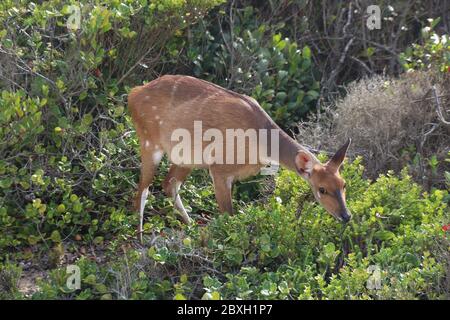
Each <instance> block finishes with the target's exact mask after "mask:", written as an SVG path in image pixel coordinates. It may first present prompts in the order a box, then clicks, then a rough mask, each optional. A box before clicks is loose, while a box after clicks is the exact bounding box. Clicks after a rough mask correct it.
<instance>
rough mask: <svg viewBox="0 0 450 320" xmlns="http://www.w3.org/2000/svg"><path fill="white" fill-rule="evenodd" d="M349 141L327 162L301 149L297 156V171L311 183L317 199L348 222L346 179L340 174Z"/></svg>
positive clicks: (333, 213) (349, 215)
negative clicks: (323, 162) (320, 160)
mask: <svg viewBox="0 0 450 320" xmlns="http://www.w3.org/2000/svg"><path fill="white" fill-rule="evenodd" d="M350 142H351V140H350V139H348V141H347V142H346V143H345V144H344V145H343V146H342V147H341V148H340V149H339V150H338V151H337V152H336V153H335V154H334V155H333V157H331V159H330V160H329V161H328V162H327V163H325V164H322V163H320V162H319V161H318V160H317V159H315V158H314V156H312V155H311V154H310V153H307V152H304V151H300V152H299V153H298V154H297V156H296V158H295V165H296V167H297V171H298V172H299V174H300V175H301V176H303V177H304V178H305V179H306V180H307V181H308V182H309V184H310V186H311V189H312V192H313V193H314V196H315V198H316V200H317V201H318V202H319V203H320V204H321V205H322V206H323V207H324V208H325V209H326V210H327V211H328V212H329V213H330V214H331V215H332V216H333V217H335V218H336V219H338V220H340V221H343V222H348V221H349V220H350V218H351V213H350V211H349V210H348V209H347V205H346V203H345V181H344V179H343V178H342V177H341V176H340V174H339V168H340V167H341V164H342V162H343V161H344V158H345V154H346V153H347V149H348V146H349V145H350Z"/></svg>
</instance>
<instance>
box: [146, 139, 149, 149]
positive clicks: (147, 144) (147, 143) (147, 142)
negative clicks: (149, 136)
mask: <svg viewBox="0 0 450 320" xmlns="http://www.w3.org/2000/svg"><path fill="white" fill-rule="evenodd" d="M145 147H146V148H148V147H150V141H148V140H145Z"/></svg>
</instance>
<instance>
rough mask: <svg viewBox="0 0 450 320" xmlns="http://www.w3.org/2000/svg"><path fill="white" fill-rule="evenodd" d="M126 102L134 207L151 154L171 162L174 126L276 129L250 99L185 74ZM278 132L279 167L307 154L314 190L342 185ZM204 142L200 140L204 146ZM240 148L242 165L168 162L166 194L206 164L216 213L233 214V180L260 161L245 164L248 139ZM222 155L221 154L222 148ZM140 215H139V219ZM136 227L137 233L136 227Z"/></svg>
mask: <svg viewBox="0 0 450 320" xmlns="http://www.w3.org/2000/svg"><path fill="white" fill-rule="evenodd" d="M128 104H129V108H130V112H131V116H132V119H133V122H134V125H135V127H136V132H137V134H138V137H139V140H140V145H141V160H142V166H141V179H140V182H139V186H138V192H137V195H136V200H135V208H136V210H138V211H141V212H142V210H143V208H142V206H143V204H142V202H143V200H142V199H143V192H144V191H145V190H146V189H147V188H148V186H149V185H150V184H151V183H152V180H153V176H154V174H155V170H156V166H157V164H158V163H155V157H154V156H155V154H159V152H160V151H161V152H163V153H165V154H167V155H168V156H169V160H170V154H171V151H172V148H173V147H174V146H175V145H176V144H177V143H178V142H176V141H171V134H172V132H173V131H174V130H175V129H179V128H184V129H187V130H189V131H190V132H191V134H192V132H193V129H194V121H198V120H201V121H202V126H203V132H204V131H205V130H207V129H209V128H216V129H218V130H220V131H221V132H222V133H223V136H225V130H226V129H243V130H247V129H250V128H252V129H267V130H270V129H279V127H278V126H277V125H276V124H275V123H274V122H273V120H272V119H271V118H270V117H269V116H268V115H267V113H266V112H265V111H264V110H263V109H262V108H261V107H260V106H259V104H258V103H257V102H256V101H255V100H254V99H253V98H250V97H248V96H245V95H240V94H238V93H235V92H232V91H229V90H226V89H224V88H221V87H219V86H217V85H215V84H212V83H209V82H206V81H203V80H200V79H196V78H193V77H189V76H180V75H166V76H163V77H160V78H158V79H156V80H153V81H151V82H150V83H148V84H146V85H144V86H138V87H135V88H133V89H132V90H131V92H130V94H129V96H128ZM279 130H280V150H279V155H280V159H279V160H280V164H281V165H283V166H285V167H287V168H288V169H291V170H294V171H299V170H302V169H301V168H299V167H298V164H296V158H297V156H298V155H299V152H301V154H302V155H304V157H306V158H304V160H306V161H311V163H313V164H314V165H315V167H314V168H315V170H316V167H317V174H315V173H310V174H309V175H310V177H309V176H308V177H306V176H305V177H306V178H307V179H308V180H309V181H310V183H311V185H312V186H313V190H314V188H315V187H317V188H318V187H319V185H321V184H324V182H323V181H324V179H325V180H326V181H327V182H326V183H325V184H326V185H327V187H328V188H330V190H332V189H333V190H334V189H336V188H338V187H339V186H341V185H342V184H343V182H342V181H343V180H342V179H341V178H340V177H339V173H336V172H335V173H334V174H333V175H330V174H328V175H327V174H324V173H323V172H322V168H325V166H323V165H321V164H320V162H319V161H318V160H317V159H316V158H315V157H314V156H313V155H312V154H311V153H310V152H308V151H307V150H306V149H305V148H303V147H302V146H301V145H299V144H298V143H297V142H296V141H294V140H293V139H292V138H290V137H289V136H288V135H287V134H286V133H284V132H283V131H282V130H281V129H279ZM192 135H193V134H192ZM209 143H210V142H203V148H205V147H206V146H207V145H208V144H209ZM267 147H268V148H270V146H267ZM239 152H245V159H246V161H245V163H244V164H212V165H208V164H206V163H200V164H189V165H172V167H171V169H170V171H169V174H168V176H167V177H166V179H165V181H164V183H163V187H164V190H165V192H166V193H167V194H168V195H169V196H172V197H174V199H176V198H177V196H178V195H177V190H176V189H177V184H178V185H179V184H181V183H182V182H183V181H184V180H185V178H186V177H187V176H188V175H189V173H190V172H191V170H192V169H193V168H208V169H209V171H210V174H211V177H212V178H213V181H214V188H215V194H216V199H217V202H218V205H219V209H220V211H221V212H229V213H232V199H231V185H232V182H234V181H237V180H241V179H245V178H247V177H249V176H252V175H255V174H256V173H258V171H259V170H260V168H261V167H262V166H263V164H261V163H257V164H249V161H248V160H249V155H248V154H247V152H248V143H245V144H244V145H240V146H239V145H236V146H235V154H237V153H239ZM193 153H194V151H193V148H192V154H193ZM223 154H224V156H225V150H223ZM192 163H193V162H192ZM323 170H326V168H325V169H323ZM314 172H315V171H314ZM309 178H311V179H309ZM328 180H329V181H328ZM344 199H345V198H344ZM324 201H325V202H329V201H328V200H324ZM320 202H321V203H322V201H320ZM322 204H324V203H322ZM176 206H177V208H178V209H179V210H181V211H180V212H182V211H183V210H184V207H183V208H181V207H182V204H181V199H180V200H179V202H178V204H177V201H176ZM324 206H325V208H326V209H327V210H328V211H330V210H333V213H335V212H336V211H334V210H335V209H336V206H335V204H329V205H328V204H327V205H325V204H324ZM336 214H337V213H336ZM182 216H183V220H184V221H185V222H189V221H190V219H189V217H188V216H187V214H183V213H182ZM142 218H143V217H142V214H141V220H142ZM141 225H142V223H141ZM138 231H139V232H140V233H141V232H142V230H141V227H140V228H139V230H138Z"/></svg>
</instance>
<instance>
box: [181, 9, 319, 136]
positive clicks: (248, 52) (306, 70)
mask: <svg viewBox="0 0 450 320" xmlns="http://www.w3.org/2000/svg"><path fill="white" fill-rule="evenodd" d="M238 13H240V14H239V15H238V16H237V19H240V20H239V23H238V25H237V26H235V27H234V29H233V30H222V27H221V26H218V25H217V23H216V22H215V21H208V20H206V22H204V23H203V24H198V25H197V26H196V27H195V28H194V29H193V30H190V37H192V39H191V41H189V42H187V40H185V41H186V45H188V48H187V52H186V56H187V58H188V60H189V61H190V62H192V63H193V72H194V74H195V75H196V76H197V77H201V78H205V79H208V80H210V81H212V82H215V83H219V84H221V85H223V86H225V87H229V88H234V89H236V90H238V91H240V92H242V93H246V94H248V95H251V96H252V97H254V98H255V99H256V100H257V101H258V102H259V103H260V104H261V106H262V107H263V108H264V109H265V110H266V111H267V112H268V113H269V115H270V116H271V117H272V118H273V119H274V120H275V121H276V122H277V123H278V124H279V125H280V126H282V127H283V128H285V129H288V128H292V127H293V126H294V125H295V124H296V123H297V122H298V121H299V120H300V119H304V118H305V117H306V115H307V113H308V112H310V111H311V110H315V107H316V103H317V98H318V96H319V82H318V81H317V80H316V79H317V78H318V74H317V72H315V69H314V67H313V64H312V58H311V49H310V48H309V47H308V46H305V47H303V48H299V47H298V45H297V44H296V43H295V41H292V40H290V39H288V38H283V37H282V34H281V33H275V34H273V35H272V33H273V32H274V27H273V26H270V25H267V24H257V25H256V26H255V24H254V23H252V22H254V14H255V12H254V9H252V7H246V8H245V9H243V10H242V12H238ZM213 14H219V15H223V14H224V13H223V12H219V13H217V12H214V13H213ZM231 28H233V27H231ZM275 29H276V28H275ZM183 44H184V43H183Z"/></svg>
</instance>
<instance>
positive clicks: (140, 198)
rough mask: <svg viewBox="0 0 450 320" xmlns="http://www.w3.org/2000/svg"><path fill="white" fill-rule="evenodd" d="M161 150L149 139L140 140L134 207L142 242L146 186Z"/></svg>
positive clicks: (150, 181) (158, 160)
mask: <svg viewBox="0 0 450 320" xmlns="http://www.w3.org/2000/svg"><path fill="white" fill-rule="evenodd" d="M162 155H163V152H162V150H160V149H159V148H156V147H155V146H154V145H153V144H152V143H151V142H150V141H149V140H146V141H142V142H141V176H140V179H139V185H138V190H137V194H136V198H135V200H134V208H135V210H136V211H137V212H139V226H138V229H137V232H138V238H139V240H140V241H141V242H142V231H143V223H144V208H145V203H146V201H147V196H148V187H149V186H150V184H151V183H152V181H153V177H154V175H155V172H156V168H157V166H158V164H159V162H160V161H161V157H162Z"/></svg>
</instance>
